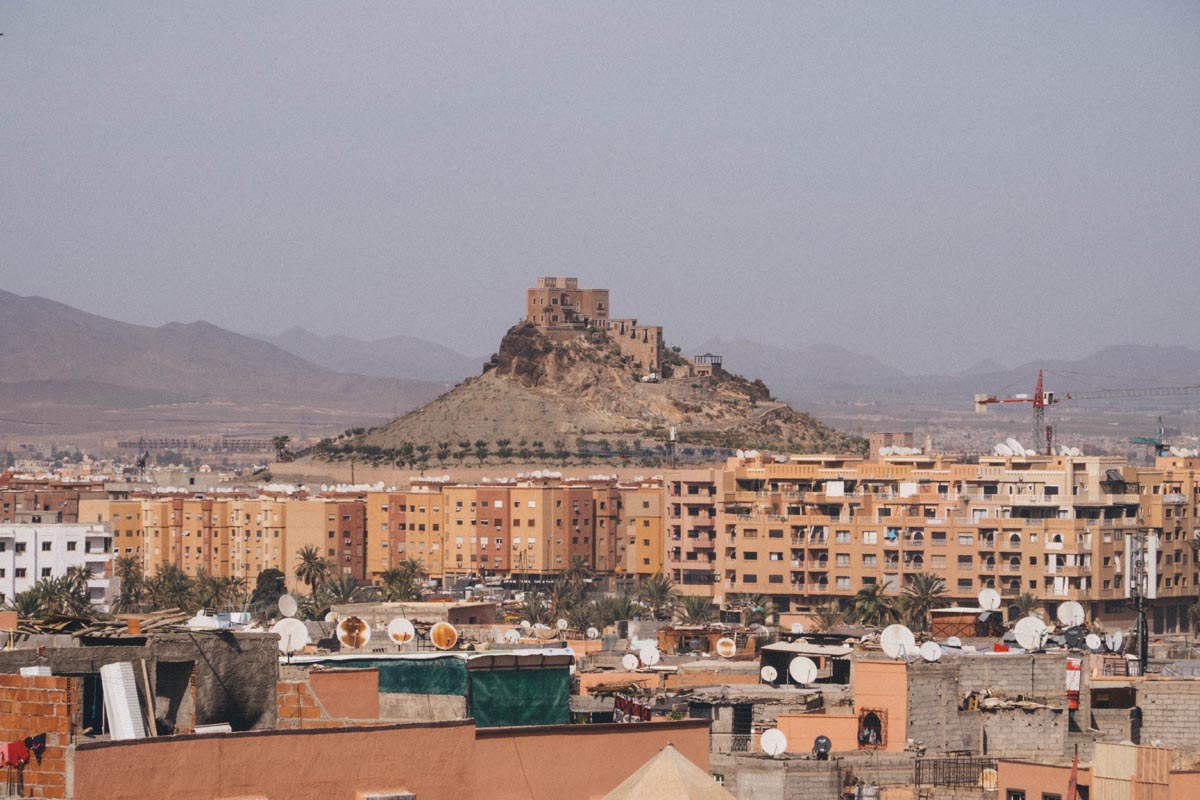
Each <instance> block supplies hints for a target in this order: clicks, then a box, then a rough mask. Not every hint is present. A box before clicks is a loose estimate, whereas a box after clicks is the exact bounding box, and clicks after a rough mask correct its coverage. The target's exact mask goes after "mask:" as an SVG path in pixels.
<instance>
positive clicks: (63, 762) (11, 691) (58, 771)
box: [0, 675, 77, 798]
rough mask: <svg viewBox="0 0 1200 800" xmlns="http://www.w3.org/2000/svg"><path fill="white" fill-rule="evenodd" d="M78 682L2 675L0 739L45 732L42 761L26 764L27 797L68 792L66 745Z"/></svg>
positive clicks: (0, 689) (55, 678)
mask: <svg viewBox="0 0 1200 800" xmlns="http://www.w3.org/2000/svg"><path fill="white" fill-rule="evenodd" d="M76 686H77V683H74V684H73V681H72V679H70V678H63V677H40V676H39V677H25V676H22V675H0V742H13V741H17V740H23V739H25V738H26V737H29V736H36V735H38V734H39V733H44V734H46V752H45V753H43V754H42V761H41V763H40V764H39V763H38V761H37V759H30V761H29V763H28V764H26V765H25V767H24V777H25V795H26V796H27V797H56V798H65V797H66V796H67V745H68V743H69V740H70V735H71V697H72V692H73V691H74V690H75V687H76ZM0 771H7V768H4V770H0Z"/></svg>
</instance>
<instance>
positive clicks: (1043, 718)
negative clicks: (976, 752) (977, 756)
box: [979, 708, 1067, 760]
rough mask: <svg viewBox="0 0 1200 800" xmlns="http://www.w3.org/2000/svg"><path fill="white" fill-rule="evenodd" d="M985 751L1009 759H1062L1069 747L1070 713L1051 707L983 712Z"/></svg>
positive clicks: (981, 715) (990, 754)
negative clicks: (1068, 721)
mask: <svg viewBox="0 0 1200 800" xmlns="http://www.w3.org/2000/svg"><path fill="white" fill-rule="evenodd" d="M979 716H980V717H982V719H983V732H984V739H985V741H984V752H985V755H989V756H1003V757H1005V758H1032V759H1037V760H1042V759H1044V758H1052V759H1056V760H1057V759H1058V758H1059V757H1060V756H1061V755H1062V753H1063V751H1064V750H1065V749H1066V746H1065V744H1066V742H1065V740H1066V735H1067V712H1065V711H1058V710H1054V709H1049V708H1035V709H1029V710H1025V709H1007V710H1001V711H987V712H979Z"/></svg>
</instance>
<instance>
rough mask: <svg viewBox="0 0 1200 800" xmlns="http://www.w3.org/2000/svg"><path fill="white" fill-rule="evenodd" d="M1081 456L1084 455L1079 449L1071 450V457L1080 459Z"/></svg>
mask: <svg viewBox="0 0 1200 800" xmlns="http://www.w3.org/2000/svg"><path fill="white" fill-rule="evenodd" d="M1081 455H1083V451H1082V450H1080V449H1079V448H1078V447H1072V448H1071V456H1072V457H1073V458H1079V457H1080V456H1081Z"/></svg>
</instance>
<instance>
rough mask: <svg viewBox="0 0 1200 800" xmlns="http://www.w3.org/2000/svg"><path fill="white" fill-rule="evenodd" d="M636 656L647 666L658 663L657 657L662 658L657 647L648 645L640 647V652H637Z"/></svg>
mask: <svg viewBox="0 0 1200 800" xmlns="http://www.w3.org/2000/svg"><path fill="white" fill-rule="evenodd" d="M638 658H640V659H641V660H642V663H643V664H645V665H646V666H647V667H653V666H654V665H655V664H657V663H658V661H659V659H660V658H662V654H661V653H659V652H658V648H657V647H655V646H654V645H650V646H649V647H643V648H642V649H641V652H639V653H638Z"/></svg>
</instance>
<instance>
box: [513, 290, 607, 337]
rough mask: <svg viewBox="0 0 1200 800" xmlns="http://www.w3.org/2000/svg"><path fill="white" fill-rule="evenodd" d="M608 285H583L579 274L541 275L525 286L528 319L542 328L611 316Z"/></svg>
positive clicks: (526, 317) (526, 316)
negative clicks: (576, 275)
mask: <svg viewBox="0 0 1200 800" xmlns="http://www.w3.org/2000/svg"><path fill="white" fill-rule="evenodd" d="M608 310H609V306H608V289H580V288H579V279H578V278H538V279H537V285H536V286H535V287H534V288H532V289H526V290H525V319H526V320H528V321H529V322H532V323H534V324H535V325H537V326H539V327H542V328H554V327H560V326H570V325H575V324H577V323H583V322H587V321H588V320H603V319H607V318H608Z"/></svg>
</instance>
